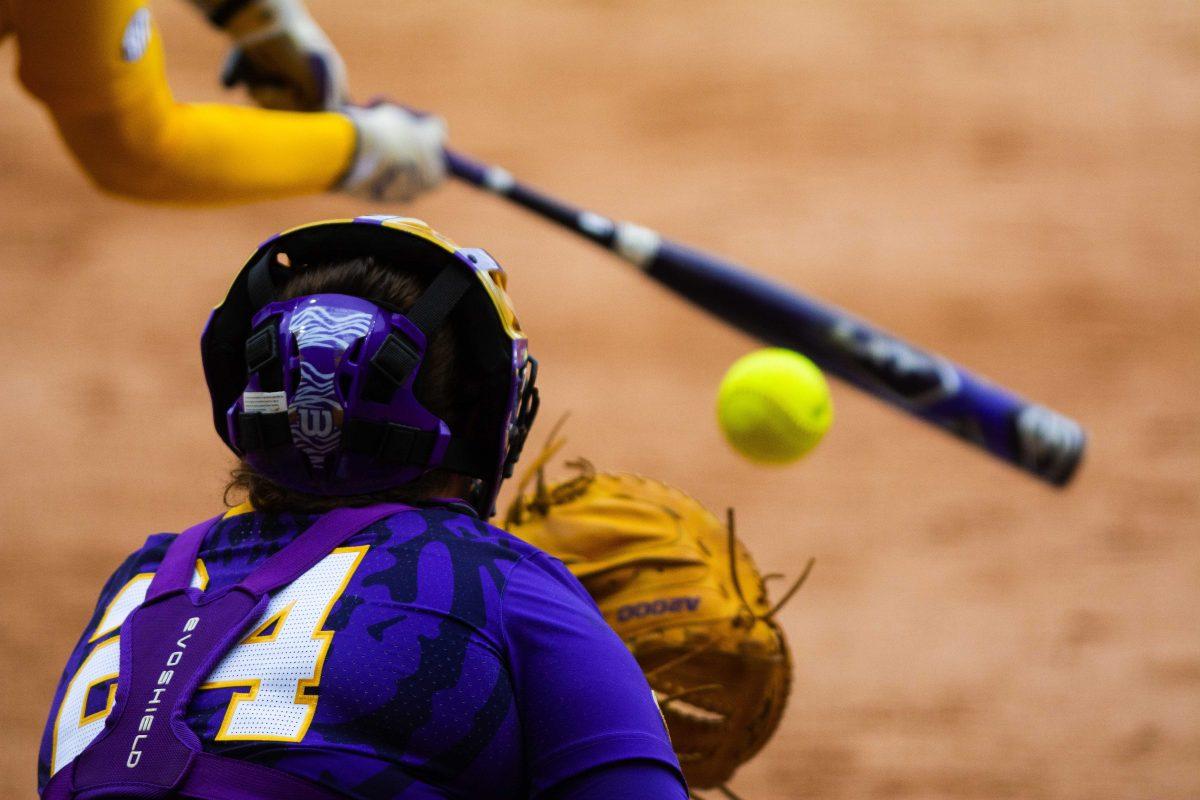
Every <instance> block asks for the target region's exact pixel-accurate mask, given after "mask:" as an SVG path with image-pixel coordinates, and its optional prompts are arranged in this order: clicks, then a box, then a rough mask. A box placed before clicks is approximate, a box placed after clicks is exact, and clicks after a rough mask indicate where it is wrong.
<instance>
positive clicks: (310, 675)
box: [50, 546, 367, 774]
mask: <svg viewBox="0 0 1200 800" xmlns="http://www.w3.org/2000/svg"><path fill="white" fill-rule="evenodd" d="M366 551H367V548H366V547H365V546H364V547H339V548H338V549H336V550H334V551H333V552H332V553H330V554H329V555H327V556H326V557H325V558H324V559H322V560H321V561H320V562H319V563H318V564H317V565H316V566H314V567H312V569H310V570H309V571H308V572H306V573H304V574H303V575H301V576H300V577H299V578H297V579H296V580H295V581H293V582H292V583H291V584H289V585H288V586H285V587H284V588H283V589H281V590H279V591H278V592H277V593H276V594H275V595H274V596H273V597H272V598H271V600H270V602H269V603H268V605H267V609H266V611H265V612H263V616H262V618H261V619H259V621H258V622H257V624H256V625H255V626H254V628H253V630H252V631H251V633H250V634H249V635H247V636H246V637H245V638H244V639H243V640H242V641H241V642H240V643H239V644H238V645H237V646H236V647H234V648H233V649H232V650H230V651H229V652H228V653H227V654H226V655H225V658H224V659H222V660H221V662H220V663H219V664H218V665H217V667H216V668H215V669H214V670H213V671H212V672H211V673H209V675H208V680H207V681H206V682H205V683H204V684H203V685H202V686H201V687H200V688H201V689H216V688H220V687H235V688H243V687H244V688H245V691H239V692H235V693H234V695H233V698H232V699H231V701H230V703H229V709H228V710H227V711H226V713H225V719H224V721H223V722H222V723H221V728H220V731H219V732H218V733H217V737H216V738H217V739H218V740H230V739H244V740H257V741H263V740H271V741H287V742H298V741H300V740H301V739H303V738H304V734H305V733H307V732H308V726H309V724H310V723H311V722H312V718H313V715H314V714H315V713H316V710H317V697H316V696H315V695H308V694H306V692H305V689H306V688H307V687H310V686H317V685H318V684H319V683H320V681H321V669H322V667H323V666H324V663H325V655H326V654H327V652H328V650H329V644H330V642H331V641H332V640H333V632H332V631H326V630H323V629H322V626H323V625H324V624H325V619H326V618H327V617H328V616H329V612H330V611H332V610H333V605H334V603H336V602H337V599H338V598H339V597H341V595H342V592H344V591H345V590H346V585H347V584H348V583H349V582H350V578H351V576H352V575H353V574H354V571H355V570H356V569H357V568H358V564H359V562H360V561H362V557H363V555H364V554H365V553H366ZM196 567H197V569H196V574H195V575H194V576H193V577H192V586H195V587H197V588H200V589H203V588H205V587H206V586H207V584H208V574H207V572H206V571H205V570H204V565H203V564H202V563H200V562H199V561H198V562H196ZM153 577H154V576H153V573H142V574H139V575H137V576H136V577H134V578H133V579H131V580H130V581H129V583H127V584H125V586H123V587H122V588H121V590H120V591H118V592H117V594H116V595H115V596H114V597H113V599H112V601H111V602H110V603H109V604H108V607H107V608H106V609H105V612H104V614H103V616H102V617H101V620H100V623H99V624H98V625H97V626H96V632H95V633H93V634H92V636H91V637H90V638H89V640H88V641H89V643H91V642H95V641H96V640H97V639H99V638H101V637H102V636H104V635H105V634H107V633H109V632H111V631H114V630H117V629H118V628H120V627H121V623H123V622H124V621H125V618H126V617H128V616H129V614H131V613H132V612H133V610H134V609H135V608H137V607H138V606H139V605H141V604H142V602H144V601H145V599H146V591H147V590H148V589H149V588H150V581H151V579H152V578H153ZM119 671H120V637H119V636H114V637H112V638H110V639H108V640H106V641H103V642H101V643H100V644H97V645H96V646H95V649H93V650H92V652H91V653H89V654H88V656H87V658H85V659H84V661H83V664H82V665H80V667H79V670H78V671H77V672H76V673H75V675H74V676H73V677H72V678H71V680H70V682H69V683H68V684H67V690H66V693H65V694H64V695H63V700H62V703H61V704H60V705H59V709H58V718H57V719H56V720H55V723H54V734H53V742H52V747H51V767H50V770H51V774H53V773H55V772H58V771H59V770H60V769H62V768H63V767H64V766H66V765H67V764H69V763H70V762H71V761H72V760H74V758H75V757H76V756H78V755H79V754H80V753H81V752H83V750H84V748H86V747H87V746H88V745H89V744H91V742H92V740H93V739H95V738H96V737H97V736H99V735H100V731H101V730H102V729H103V728H104V720H105V719H106V718H107V717H108V714H109V713H110V712H111V711H112V703H113V698H114V696H115V694H116V678H117V676H118V673H119ZM106 683H107V684H108V687H107V695H106V697H105V699H106V701H107V702H106V703H105V704H104V705H103V707H101V708H98V709H97V708H94V707H95V706H96V705H98V703H97V698H96V694H97V692H98V691H103V685H104V684H106ZM89 697H90V699H91V706H92V707H93V708H92V709H89ZM89 710H91V711H92V713H90V714H89V713H88V711H89Z"/></svg>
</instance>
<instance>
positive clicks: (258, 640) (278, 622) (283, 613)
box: [242, 600, 296, 644]
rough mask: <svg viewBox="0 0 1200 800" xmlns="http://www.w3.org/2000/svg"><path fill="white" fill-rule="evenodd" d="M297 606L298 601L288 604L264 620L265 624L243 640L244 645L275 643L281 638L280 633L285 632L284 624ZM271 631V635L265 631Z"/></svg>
mask: <svg viewBox="0 0 1200 800" xmlns="http://www.w3.org/2000/svg"><path fill="white" fill-rule="evenodd" d="M294 605H296V601H295V600H293V601H292V602H290V603H288V604H287V605H286V606H284V607H283V608H281V609H279V610H278V611H276V612H275V613H274V614H272V615H271V616H269V617H267V618H266V619H265V620H263V623H262V624H261V625H259V626H258V627H257V628H255V629H254V630H253V631H251V632H250V633H249V635H247V636H246V638H245V639H242V644H262V643H263V642H273V641H275V640H276V639H278V638H279V632H280V631H281V630H283V623H284V622H285V621H286V620H287V616H288V614H290V613H292V606H294ZM266 630H270V631H271V632H270V633H263V631H266Z"/></svg>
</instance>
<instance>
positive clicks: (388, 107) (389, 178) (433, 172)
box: [340, 103, 446, 202]
mask: <svg viewBox="0 0 1200 800" xmlns="http://www.w3.org/2000/svg"><path fill="white" fill-rule="evenodd" d="M343 113H345V114H346V115H347V116H349V117H350V119H351V120H353V122H354V127H355V128H356V129H357V130H358V150H357V151H356V153H355V155H354V163H353V164H351V166H350V170H349V172H348V173H347V174H346V177H345V178H343V179H342V184H341V187H340V188H341V189H342V191H345V192H348V193H349V194H352V195H354V196H355V197H361V198H363V199H366V200H371V201H374V202H404V201H406V200H411V199H412V198H413V197H415V196H416V195H418V194H420V193H421V192H424V191H428V190H429V189H432V188H434V187H435V186H437V185H438V184H439V183H441V182H442V180H443V179H444V178H445V177H446V157H445V152H444V147H445V142H446V123H445V122H443V121H442V119H441V118H440V117H434V116H426V115H421V114H415V113H413V112H411V111H409V110H407V109H405V108H402V107H400V106H398V105H396V104H394V103H375V104H373V105H371V106H367V107H360V106H348V107H347V108H345V109H343Z"/></svg>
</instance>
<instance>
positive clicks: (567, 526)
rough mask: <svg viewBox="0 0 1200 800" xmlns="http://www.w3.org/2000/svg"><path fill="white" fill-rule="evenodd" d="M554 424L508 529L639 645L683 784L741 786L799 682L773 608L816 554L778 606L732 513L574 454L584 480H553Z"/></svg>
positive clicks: (638, 655) (799, 582)
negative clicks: (716, 511) (559, 568)
mask: <svg viewBox="0 0 1200 800" xmlns="http://www.w3.org/2000/svg"><path fill="white" fill-rule="evenodd" d="M556 433H557V428H556V429H555V433H551V436H550V440H549V441H548V443H547V445H546V447H545V449H544V450H543V452H542V454H541V455H540V456H539V457H538V459H537V460H536V461H535V462H534V464H533V465H532V466H531V467H530V469H529V471H528V472H527V473H526V475H525V476H524V477H523V479H522V481H521V485H520V487H519V489H518V496H517V499H516V500H515V501H514V502H513V504H512V505H511V506H510V507H509V509H508V513H507V515H506V519H505V527H506V529H507V530H509V531H511V532H512V533H513V534H515V535H516V536H519V537H520V538H522V539H524V540H525V541H527V542H529V543H531V544H533V545H536V546H537V547H539V548H541V549H543V550H545V551H546V552H548V553H550V554H552V555H554V556H556V557H558V558H559V559H561V560H562V561H563V562H564V563H565V564H566V565H567V568H568V569H570V570H571V572H572V573H574V575H575V577H577V578H579V580H580V582H581V583H582V584H583V585H584V587H585V588H586V589H587V590H588V592H589V593H590V594H591V595H592V597H593V599H595V601H596V603H597V604H598V605H599V607H600V610H601V611H602V612H603V614H604V617H605V619H606V620H607V621H608V623H609V624H610V625H611V626H612V627H613V629H614V630H616V632H617V634H618V635H620V637H621V638H622V639H623V640H624V641H625V644H626V645H627V646H628V647H629V649H630V650H632V651H633V654H634V656H635V657H636V658H637V661H638V663H639V664H640V665H641V667H642V669H643V671H644V672H645V673H646V677H647V679H648V680H649V682H650V685H651V687H652V688H653V689H654V692H655V696H656V697H657V699H658V702H659V705H660V707H661V709H662V712H663V716H664V718H665V719H666V721H667V727H668V729H669V730H670V732H671V740H672V744H673V746H674V748H675V753H676V755H677V756H678V757H679V762H680V764H681V766H682V768H683V772H684V775H685V776H686V777H687V781H688V785H689V786H690V787H691V788H693V789H707V788H718V789H720V790H721V791H722V792H723V793H724V794H725V796H727V797H731V798H732V797H736V795H734V794H733V792H732V791H731V790H730V789H729V788H728V787H727V786H726V783H727V782H728V781H729V779H730V778H731V777H732V775H733V773H734V771H735V770H736V769H737V768H738V767H739V766H740V765H741V764H744V763H745V762H746V761H748V760H749V759H750V758H751V757H753V756H754V755H755V754H756V753H757V752H758V751H759V750H760V749H761V748H762V747H763V746H764V745H765V744H766V743H767V740H768V739H770V738H771V735H772V734H773V733H774V731H775V728H776V727H777V726H778V724H779V720H780V718H781V717H782V715H783V710H784V706H785V705H786V703H787V699H788V692H789V690H790V688H791V653H790V651H789V648H788V645H787V641H786V640H785V639H784V635H783V631H782V630H781V629H780V627H779V625H778V624H777V623H776V621H775V614H776V613H777V612H778V611H779V609H780V608H782V607H783V606H784V604H786V603H787V602H788V600H790V599H791V597H792V596H793V595H794V594H795V593H796V591H797V590H798V589H799V588H800V586H801V585H802V584H803V582H804V580H805V578H807V576H808V573H809V571H810V570H811V568H812V564H813V562H812V561H809V563H808V565H807V566H806V567H805V569H804V571H803V573H802V574H801V575H800V577H799V578H797V579H796V581H795V582H794V583H793V584H792V586H791V587H790V588H789V589H788V590H787V591H786V592H785V593H784V596H783V597H782V598H781V599H780V600H779V601H778V602H777V603H775V604H774V605H773V606H772V605H771V604H770V603H769V601H768V598H767V590H766V586H765V582H766V581H765V580H764V578H763V577H762V576H760V574H759V572H758V569H757V568H756V567H755V565H754V562H753V561H752V560H751V558H750V554H749V553H748V552H747V551H746V549H745V547H744V546H743V545H742V543H741V542H740V541H738V540H737V537H736V536H735V534H734V528H733V513H732V510H731V511H730V512H729V519H728V520H727V524H726V525H722V524H721V522H720V521H718V520H717V518H716V517H714V516H713V515H712V514H711V513H709V512H708V511H707V510H706V509H705V508H704V507H703V506H701V505H700V503H698V502H697V501H696V500H694V499H693V498H691V497H689V496H688V495H686V494H684V493H683V492H680V491H678V490H677V489H673V488H671V487H669V486H666V485H664V484H662V483H659V482H657V481H653V480H649V479H646V478H642V477H640V476H636V475H629V474H614V473H597V472H596V471H595V470H594V469H593V467H592V465H591V464H590V463H588V462H587V461H583V460H580V461H575V462H572V463H571V464H570V465H569V466H573V467H575V468H576V469H577V471H578V474H577V475H576V476H575V477H573V478H569V479H566V480H563V481H560V482H558V483H554V484H547V483H546V480H545V475H544V468H545V465H546V463H547V462H548V461H549V460H550V459H551V458H553V457H554V455H555V454H556V453H557V452H558V451H559V450H560V449H561V448H562V446H563V445H564V444H565V441H564V440H562V439H557V438H556ZM531 481H535V485H534V488H533V489H532V491H527V489H528V486H529V483H530V482H531ZM771 577H777V576H767V578H771Z"/></svg>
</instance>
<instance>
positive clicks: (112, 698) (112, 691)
mask: <svg viewBox="0 0 1200 800" xmlns="http://www.w3.org/2000/svg"><path fill="white" fill-rule="evenodd" d="M118 675H119V673H116V672H114V673H113V674H112V675H105V676H104V677H103V678H97V679H96V680H94V681H92V682H91V683H89V684H88V685H87V687H86V688H85V689H84V690H83V708H81V709H79V727H81V728H82V727H83V726H84V725H87V724H88V723H89V722H95V721H96V720H98V719H104V718H105V717H107V716H108V715H109V713H110V712H111V711H112V707H113V703H114V702H116V699H117V684H116V679H117V677H118ZM108 681H113V684H112V685H111V686H109V687H108V700H107V701H106V702H105V704H104V708H102V709H101V710H99V711H95V712H93V713H91V714H87V716H84V713H85V712H86V711H87V698H88V695H89V694H91V693H92V689H94V688H96V687H97V686H99V685H100V684H102V683H107V682H108Z"/></svg>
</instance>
